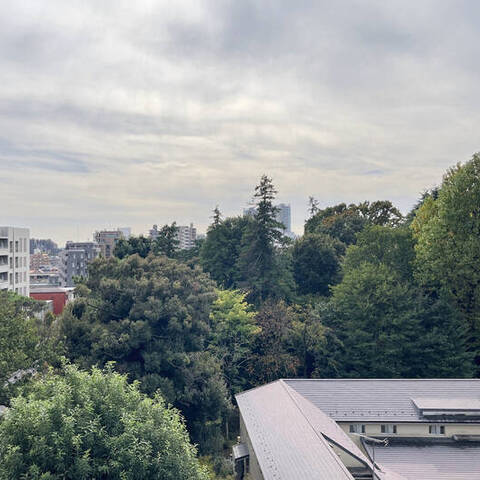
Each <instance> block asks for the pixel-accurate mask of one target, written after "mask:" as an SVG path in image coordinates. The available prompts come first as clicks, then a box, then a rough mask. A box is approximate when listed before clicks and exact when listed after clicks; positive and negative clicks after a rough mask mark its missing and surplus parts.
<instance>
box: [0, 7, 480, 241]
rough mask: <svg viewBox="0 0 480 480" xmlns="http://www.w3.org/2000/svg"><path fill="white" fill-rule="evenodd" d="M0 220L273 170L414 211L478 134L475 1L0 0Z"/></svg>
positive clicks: (336, 194)
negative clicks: (428, 189) (417, 204)
mask: <svg viewBox="0 0 480 480" xmlns="http://www.w3.org/2000/svg"><path fill="white" fill-rule="evenodd" d="M0 8H1V10H0V11H1V14H0V206H1V207H0V224H6V225H26V226H29V227H30V228H31V235H32V236H35V237H37V238H38V237H40V238H53V239H54V240H56V241H58V242H61V243H63V242H65V240H67V239H72V240H77V239H78V240H84V239H89V238H91V234H92V231H93V230H95V229H98V228H102V227H117V226H131V227H132V229H133V231H134V232H135V233H144V232H146V231H147V230H148V229H149V228H150V227H151V225H152V224H153V223H157V224H164V223H170V222H172V221H174V220H176V221H177V223H179V224H186V223H189V222H191V221H192V222H194V223H195V224H196V225H198V227H199V230H200V231H203V230H205V229H206V226H207V225H208V223H209V222H210V219H209V217H210V215H211V210H212V209H213V208H214V207H215V205H216V204H218V205H219V207H220V209H221V211H222V212H223V213H224V215H236V214H239V213H241V211H242V208H243V207H244V206H245V205H246V204H247V202H248V201H249V199H250V198H251V194H252V191H253V188H254V186H255V184H256V183H257V182H258V179H259V177H260V176H261V175H262V174H263V173H267V174H268V175H269V176H271V177H273V180H274V183H275V185H276V186H277V188H278V191H279V196H278V199H279V201H283V202H288V203H291V205H292V217H293V218H292V220H293V227H294V230H296V231H297V232H298V233H301V232H302V228H303V222H304V219H305V216H306V212H307V201H308V197H309V195H313V196H315V197H316V198H317V199H318V200H319V201H320V204H321V205H323V206H327V205H331V204H334V203H336V202H340V201H345V202H358V201H362V200H367V199H368V200H376V199H390V200H392V201H393V202H394V203H395V204H396V205H397V206H399V207H400V208H401V210H402V211H404V212H405V211H407V210H408V209H409V208H410V207H411V205H412V204H413V203H414V202H415V201H416V199H417V198H418V196H419V194H420V193H421V192H422V191H423V190H424V189H426V188H429V187H431V186H433V185H435V184H438V183H439V182H440V181H441V177H442V174H443V173H444V171H445V170H446V168H448V167H449V166H451V165H453V164H455V163H457V162H458V161H465V160H468V159H469V158H471V156H472V154H473V153H474V152H475V151H478V150H480V113H479V112H480V27H479V25H480V24H479V19H480V2H479V1H478V0H471V1H462V0H450V1H444V0H431V1H430V0H416V1H413V0H412V1H409V0H399V1H385V0H371V1H368V0H361V1H360V0H359V1H356V0H342V1H334V0H328V1H320V0H312V1H302V0H288V1H282V0H275V1H273V0H272V1H267V0H265V1H262V0H255V1H247V0H232V1H199V0H194V1H191V2H187V1H185V2H183V1H181V0H176V1H166V2H161V1H153V0H152V1H151V0H135V1H132V0H128V1H121V0H114V1H102V0H92V1H82V2H80V1H65V0H58V1H55V0H43V1H38V0H31V1H22V0H12V1H10V0H0Z"/></svg>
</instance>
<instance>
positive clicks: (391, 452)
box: [367, 442, 480, 480]
mask: <svg viewBox="0 0 480 480" xmlns="http://www.w3.org/2000/svg"><path fill="white" fill-rule="evenodd" d="M367 449H368V450H369V453H370V454H371V453H372V446H371V445H370V446H369V445H368V444H367ZM375 460H376V461H377V462H379V463H381V464H382V465H384V466H386V467H389V468H391V469H392V470H396V471H400V472H402V474H403V475H404V476H405V477H406V478H407V479H408V480H473V479H475V478H476V479H478V478H480V445H479V444H478V443H477V444H468V443H455V442H452V443H451V444H450V445H441V444H440V445H437V444H430V445H428V444H427V445H395V444H393V445H388V446H386V447H383V446H381V447H378V446H376V447H375Z"/></svg>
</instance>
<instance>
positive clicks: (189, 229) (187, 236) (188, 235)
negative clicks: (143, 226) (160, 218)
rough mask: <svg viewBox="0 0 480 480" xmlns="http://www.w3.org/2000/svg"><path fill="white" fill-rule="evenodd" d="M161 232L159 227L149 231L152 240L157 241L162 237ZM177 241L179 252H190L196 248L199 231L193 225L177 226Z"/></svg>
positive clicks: (156, 226)
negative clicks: (189, 250)
mask: <svg viewBox="0 0 480 480" xmlns="http://www.w3.org/2000/svg"><path fill="white" fill-rule="evenodd" d="M160 230H161V229H159V228H158V225H153V227H152V228H151V229H150V230H149V237H150V238H151V239H152V240H155V239H157V238H158V236H159V235H160ZM177 240H178V248H179V250H188V249H190V248H193V247H194V246H195V242H196V241H197V229H196V228H195V227H194V226H193V223H191V224H190V225H180V226H177Z"/></svg>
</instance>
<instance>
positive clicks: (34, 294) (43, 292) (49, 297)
mask: <svg viewBox="0 0 480 480" xmlns="http://www.w3.org/2000/svg"><path fill="white" fill-rule="evenodd" d="M73 291H74V289H73V288H62V287H56V286H49V285H43V286H42V285H37V286H35V287H32V289H31V292H30V297H31V298H34V299H35V300H41V301H43V302H49V303H51V312H52V313H54V314H55V315H60V314H61V313H62V312H63V309H64V308H65V305H66V304H67V303H68V302H71V301H72V300H74V295H73Z"/></svg>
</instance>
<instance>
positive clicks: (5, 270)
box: [0, 227, 30, 297]
mask: <svg viewBox="0 0 480 480" xmlns="http://www.w3.org/2000/svg"><path fill="white" fill-rule="evenodd" d="M29 272H30V231H29V229H28V228H16V227H0V290H11V291H14V292H15V293H18V294H19V295H24V296H27V297H28V296H29V294H30V278H29Z"/></svg>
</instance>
